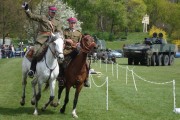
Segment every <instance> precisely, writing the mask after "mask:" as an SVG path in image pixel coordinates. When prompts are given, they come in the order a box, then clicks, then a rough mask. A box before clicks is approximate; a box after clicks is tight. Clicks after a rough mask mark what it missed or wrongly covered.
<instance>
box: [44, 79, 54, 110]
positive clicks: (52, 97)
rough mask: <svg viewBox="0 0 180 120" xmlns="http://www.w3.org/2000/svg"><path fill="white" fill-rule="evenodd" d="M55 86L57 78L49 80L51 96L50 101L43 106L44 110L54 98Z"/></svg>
mask: <svg viewBox="0 0 180 120" xmlns="http://www.w3.org/2000/svg"><path fill="white" fill-rule="evenodd" d="M55 86H56V80H53V81H52V82H51V81H50V82H49V87H50V97H49V101H48V102H47V103H46V104H45V105H44V107H42V109H41V110H42V111H44V110H46V108H47V106H48V105H49V104H50V103H51V102H52V101H53V100H54V96H55V95H54V93H55V92H54V91H55Z"/></svg>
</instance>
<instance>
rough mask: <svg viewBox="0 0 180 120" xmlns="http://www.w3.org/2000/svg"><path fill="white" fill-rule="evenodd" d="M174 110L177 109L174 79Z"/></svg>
mask: <svg viewBox="0 0 180 120" xmlns="http://www.w3.org/2000/svg"><path fill="white" fill-rule="evenodd" d="M173 96H174V112H175V110H176V94H175V80H173Z"/></svg>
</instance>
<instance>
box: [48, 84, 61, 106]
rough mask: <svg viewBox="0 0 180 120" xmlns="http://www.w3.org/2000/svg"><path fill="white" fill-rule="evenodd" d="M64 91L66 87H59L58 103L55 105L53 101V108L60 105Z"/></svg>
mask: <svg viewBox="0 0 180 120" xmlns="http://www.w3.org/2000/svg"><path fill="white" fill-rule="evenodd" d="M63 90H64V86H58V102H57V103H54V102H53V101H52V102H51V106H53V107H57V106H58V105H59V104H60V99H61V94H62V91H63Z"/></svg>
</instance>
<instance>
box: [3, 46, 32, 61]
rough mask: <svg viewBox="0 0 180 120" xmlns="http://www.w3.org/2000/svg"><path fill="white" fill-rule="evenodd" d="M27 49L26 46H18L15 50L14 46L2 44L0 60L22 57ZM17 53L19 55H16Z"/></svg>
mask: <svg viewBox="0 0 180 120" xmlns="http://www.w3.org/2000/svg"><path fill="white" fill-rule="evenodd" d="M27 49H29V47H28V46H26V47H24V46H23V45H18V47H17V48H15V46H14V44H10V45H7V44H2V45H0V59H1V58H14V57H18V56H20V57H23V56H24V55H25V53H26V51H27ZM17 51H18V52H19V53H20V54H16V52H17Z"/></svg>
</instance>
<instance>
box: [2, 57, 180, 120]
mask: <svg viewBox="0 0 180 120" xmlns="http://www.w3.org/2000/svg"><path fill="white" fill-rule="evenodd" d="M21 62H22V59H21V58H12V59H0V76H1V77H0V81H1V84H0V120H24V119H25V120H34V119H35V120H59V119H66V120H69V119H73V118H72V116H71V112H72V103H73V96H74V89H73V88H72V89H71V94H70V101H69V103H68V105H67V109H66V112H65V114H60V113H59V109H60V106H59V107H58V108H52V107H48V108H47V110H46V111H45V112H42V111H40V110H39V113H40V115H39V116H34V115H33V111H34V107H33V106H32V105H31V104H30V100H31V97H32V90H31V84H30V82H31V79H28V84H27V91H26V104H25V106H23V107H22V106H20V104H19V102H20V99H21V91H22V90H21V89H22V88H21V87H22V86H21ZM118 64H119V67H118V68H119V69H118V70H119V72H118V74H119V76H118V77H119V78H118V79H117V77H116V66H114V67H113V71H114V76H113V75H112V65H110V64H108V65H107V68H108V69H107V71H106V65H105V64H101V67H100V64H99V63H93V64H92V68H93V69H95V70H96V71H99V72H102V75H92V77H93V80H94V81H95V83H96V84H97V85H99V86H101V85H102V84H103V83H104V82H105V78H106V77H107V76H108V78H109V79H108V80H109V84H108V85H109V87H108V92H109V96H108V100H109V102H108V104H109V106H108V108H109V109H108V111H107V110H106V85H104V86H102V87H96V86H95V85H94V84H93V83H92V81H91V83H92V86H91V88H83V89H82V91H81V93H80V97H79V101H78V105H77V114H78V116H79V120H121V119H122V120H179V119H180V118H179V117H180V116H179V115H178V114H175V113H174V112H173V87H172V83H171V84H164V85H157V84H150V83H148V82H145V81H143V80H141V79H139V78H138V77H137V76H135V81H136V87H137V90H138V91H136V90H135V87H134V82H133V77H132V75H131V72H130V71H129V72H128V77H127V84H126V69H124V68H122V67H126V66H127V59H126V58H120V59H118ZM179 66H180V59H175V64H174V65H173V66H154V67H147V66H128V67H129V69H133V71H134V72H135V73H136V74H137V75H139V76H141V77H142V78H144V79H145V80H148V81H152V82H160V83H164V82H167V81H172V80H173V79H174V80H176V102H177V103H176V104H177V107H179V108H180V93H179V92H178V91H180V78H179V75H180V71H179ZM56 93H57V91H56ZM48 99H49V91H46V92H43V93H42V97H41V100H40V102H39V108H41V107H42V106H43V104H44V103H45V102H46V101H47V100H48ZM55 99H57V96H56V97H55ZM63 100H64V94H63V95H62V103H63ZM61 105H62V104H61Z"/></svg>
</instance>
